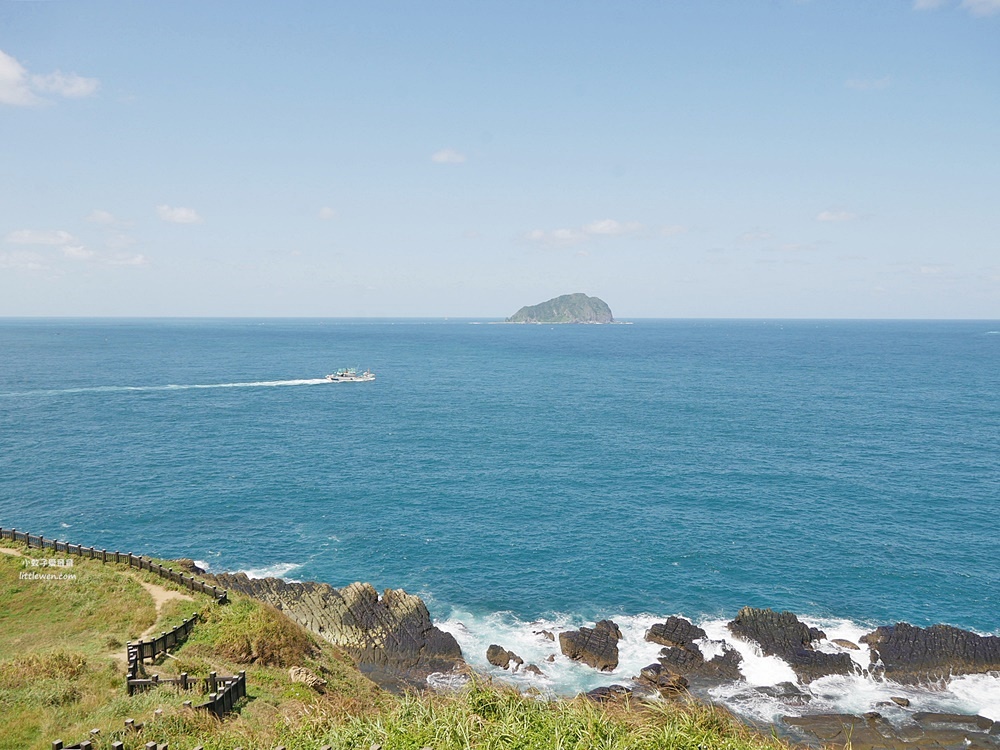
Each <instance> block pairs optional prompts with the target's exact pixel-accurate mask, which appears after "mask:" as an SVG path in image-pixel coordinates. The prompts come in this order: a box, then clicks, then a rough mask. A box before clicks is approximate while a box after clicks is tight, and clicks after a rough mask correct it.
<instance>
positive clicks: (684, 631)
mask: <svg viewBox="0 0 1000 750" xmlns="http://www.w3.org/2000/svg"><path fill="white" fill-rule="evenodd" d="M707 637H708V636H707V635H706V634H705V631H704V630H702V629H701V628H699V627H698V626H697V625H693V624H691V622H689V621H688V620H685V619H684V618H683V617H668V618H667V621H666V622H658V623H655V624H654V625H653V626H652V627H650V628H649V630H647V631H646V640H647V641H649V642H650V643H659V644H660V645H661V646H676V647H677V648H683V649H687V650H688V651H691V650H693V649H697V648H698V647H697V646H696V645H695V644H694V641H696V640H697V639H699V638H707Z"/></svg>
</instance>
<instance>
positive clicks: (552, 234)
mask: <svg viewBox="0 0 1000 750" xmlns="http://www.w3.org/2000/svg"><path fill="white" fill-rule="evenodd" d="M641 229H642V224H640V223H639V222H637V221H624V222H623V221H618V220H617V219H599V220H597V221H592V222H590V223H589V224H584V225H583V226H582V227H579V228H573V229H551V230H546V229H532V230H531V231H530V232H526V233H525V234H524V238H525V239H526V240H528V241H529V242H536V243H539V244H542V245H550V246H565V245H576V244H578V243H580V242H585V241H587V240H589V239H591V238H594V237H623V236H626V235H631V234H635V233H636V232H639V231H640V230H641Z"/></svg>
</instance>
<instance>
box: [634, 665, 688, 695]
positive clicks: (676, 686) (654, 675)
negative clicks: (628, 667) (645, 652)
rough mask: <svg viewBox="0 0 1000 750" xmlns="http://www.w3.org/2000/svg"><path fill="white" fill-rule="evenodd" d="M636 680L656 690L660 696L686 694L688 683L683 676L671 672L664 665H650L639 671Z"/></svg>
mask: <svg viewBox="0 0 1000 750" xmlns="http://www.w3.org/2000/svg"><path fill="white" fill-rule="evenodd" d="M635 680H636V681H637V682H639V683H641V684H645V685H649V686H650V687H652V688H655V689H656V691H657V692H658V693H659V694H660V695H664V696H675V695H680V694H681V693H686V692H687V688H688V681H687V680H686V679H684V677H683V676H682V675H679V674H677V673H676V672H671V671H670V670H669V669H667V668H666V667H664V666H663V665H662V664H650V665H649V666H648V667H643V668H642V669H641V670H640V671H639V676H638V677H636V678H635Z"/></svg>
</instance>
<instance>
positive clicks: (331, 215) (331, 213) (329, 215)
mask: <svg viewBox="0 0 1000 750" xmlns="http://www.w3.org/2000/svg"><path fill="white" fill-rule="evenodd" d="M319 218H321V219H323V221H329V220H330V219H336V218H337V211H336V209H333V208H330V207H329V206H323V208H321V209H320V210H319Z"/></svg>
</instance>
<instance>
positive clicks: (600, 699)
mask: <svg viewBox="0 0 1000 750" xmlns="http://www.w3.org/2000/svg"><path fill="white" fill-rule="evenodd" d="M630 695H632V690H631V689H630V688H627V687H625V686H624V685H608V686H606V687H599V688H594V689H593V690H591V691H590V692H589V693H586V696H587V698H589V699H590V700H592V701H595V702H597V703H608V702H609V701H620V700H622V699H624V698H628V697H629V696H630Z"/></svg>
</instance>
